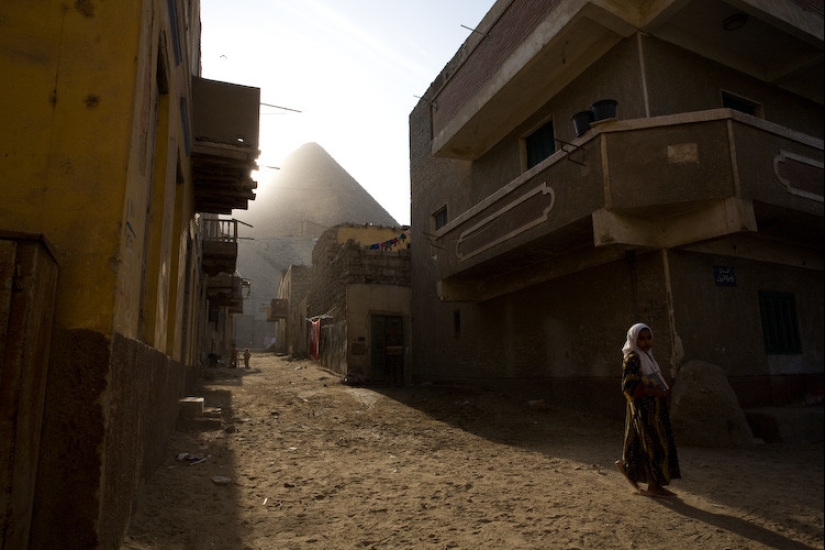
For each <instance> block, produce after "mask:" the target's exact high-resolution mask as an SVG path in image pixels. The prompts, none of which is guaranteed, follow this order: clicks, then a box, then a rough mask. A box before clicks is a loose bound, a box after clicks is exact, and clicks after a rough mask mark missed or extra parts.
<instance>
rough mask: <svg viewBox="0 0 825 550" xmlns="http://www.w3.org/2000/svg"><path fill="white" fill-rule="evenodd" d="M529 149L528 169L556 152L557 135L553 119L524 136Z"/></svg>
mask: <svg viewBox="0 0 825 550" xmlns="http://www.w3.org/2000/svg"><path fill="white" fill-rule="evenodd" d="M524 144H525V146H526V149H527V169H528V170H529V169H530V168H532V167H533V166H535V165H537V164H538V163H540V162H541V161H543V160H544V159H546V158H547V157H549V156H550V155H552V154H553V153H555V152H556V137H555V133H554V130H553V121H552V120H551V121H549V122H547V123H546V124H544V125H543V126H542V127H541V128H539V129H538V130H536V131H535V132H533V133H532V134H530V135H529V136H527V137H526V138H524Z"/></svg>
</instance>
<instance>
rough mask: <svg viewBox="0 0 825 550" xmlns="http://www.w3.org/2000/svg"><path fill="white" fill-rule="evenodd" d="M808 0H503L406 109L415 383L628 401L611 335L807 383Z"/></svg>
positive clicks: (813, 207) (740, 383)
mask: <svg viewBox="0 0 825 550" xmlns="http://www.w3.org/2000/svg"><path fill="white" fill-rule="evenodd" d="M822 69H823V8H822V4H821V3H818V2H808V1H803V0H784V1H773V2H763V1H756V0H753V1H748V0H746V1H743V2H725V1H719V0H712V1H711V0H687V1H672V0H663V1H659V2H622V1H609V0H608V1H595V0H594V1H588V0H560V1H547V2H544V1H542V2H538V1H530V0H499V1H497V2H496V3H495V4H494V6H493V7H492V8H491V10H490V11H489V13H488V14H487V15H486V16H485V17H484V19H483V20H482V21H481V23H480V24H479V25H478V26H477V28H476V29H475V31H474V32H473V33H472V34H470V35H469V37H468V38H467V41H466V42H465V43H464V45H463V46H462V47H461V49H460V50H459V51H458V52H457V53H456V55H455V57H454V58H453V59H452V60H451V61H450V62H449V63H448V64H447V65H446V67H445V68H444V69H443V70H442V72H441V73H440V74H439V75H438V76H437V78H436V79H435V81H434V82H433V83H432V85H431V86H430V88H429V89H428V90H427V91H426V93H425V94H424V95H423V98H422V100H421V101H420V102H419V104H418V105H417V106H416V108H415V109H414V110H413V112H412V113H411V115H410V143H411V152H410V156H411V160H410V162H411V178H412V181H411V186H412V227H413V230H414V233H413V236H414V238H415V241H416V246H415V247H414V248H413V249H412V257H413V262H412V269H413V273H412V281H413V286H412V298H413V300H412V318H413V322H414V324H413V334H412V344H413V361H412V365H413V372H412V380H413V381H419V382H420V381H428V380H429V381H451V380H460V381H475V382H480V383H495V384H496V385H497V386H498V387H505V386H507V385H512V386H513V387H517V388H519V389H520V390H521V391H523V392H524V394H525V395H531V396H534V397H537V398H544V399H546V400H548V402H551V403H553V404H575V405H579V406H587V407H591V408H593V409H598V410H602V411H604V412H606V413H608V414H615V415H617V416H618V415H622V414H623V410H624V409H623V405H622V396H621V395H620V393H619V390H618V380H619V378H620V372H621V367H620V365H621V358H622V354H621V347H622V344H623V342H624V338H625V333H626V331H627V329H628V327H630V326H631V325H632V324H633V323H634V322H637V321H644V322H647V323H648V324H649V325H650V326H651V327H652V328H653V331H654V336H655V341H656V344H655V348H654V349H655V353H656V357H657V358H658V360H659V363H660V364H662V366H663V368H665V369H666V370H667V374H668V376H669V377H670V378H672V377H674V376H676V374H677V372H678V368H679V365H680V364H682V363H683V362H684V361H687V360H691V359H697V360H702V361H706V362H709V363H712V364H715V365H719V366H721V367H722V368H723V369H724V370H725V372H726V374H727V377H728V380H729V381H730V383H731V385H732V386H733V388H734V389H735V391H736V393H737V395H738V397H739V400H740V403H741V405H742V406H743V407H756V406H765V405H784V404H791V403H801V402H802V400H803V399H805V397H806V396H810V395H813V396H816V395H819V396H820V399H821V395H822V388H823V332H824V331H823V328H825V327H823V284H822V282H823V76H822V73H823V71H822Z"/></svg>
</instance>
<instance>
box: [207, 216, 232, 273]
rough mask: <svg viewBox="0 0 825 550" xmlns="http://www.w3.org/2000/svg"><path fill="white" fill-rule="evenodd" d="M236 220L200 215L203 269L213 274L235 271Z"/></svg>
mask: <svg viewBox="0 0 825 550" xmlns="http://www.w3.org/2000/svg"><path fill="white" fill-rule="evenodd" d="M238 223H239V222H238V220H219V219H215V218H206V217H202V218H201V220H200V224H201V238H202V240H203V271H204V273H206V274H207V275H210V276H215V275H218V274H219V273H235V268H236V264H237V260H238Z"/></svg>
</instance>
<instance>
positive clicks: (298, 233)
mask: <svg viewBox="0 0 825 550" xmlns="http://www.w3.org/2000/svg"><path fill="white" fill-rule="evenodd" d="M234 215H235V218H236V219H238V220H240V221H242V222H244V223H246V224H250V225H252V227H247V226H243V225H241V226H240V227H239V228H238V230H239V233H240V236H241V237H242V240H240V241H239V243H238V272H239V273H240V274H241V276H242V277H244V278H245V279H249V280H250V281H251V292H250V297H249V298H248V299H246V300H244V315H251V316H254V317H255V318H256V319H265V310H263V308H265V307H266V305H268V304H269V301H270V300H272V299H273V298H275V297H276V296H277V293H278V285H279V283H280V280H281V276H282V275H283V273H285V272H286V270H287V269H288V268H289V266H290V265H292V264H299V265H301V264H303V265H310V264H311V263H312V248H313V246H315V240H316V239H317V238H318V236H319V235H320V234H321V233H322V232H323V231H324V230H326V229H328V228H330V227H333V226H335V225H338V224H341V223H352V224H359V225H360V224H367V223H371V224H373V225H379V226H385V227H397V226H398V222H397V221H396V220H395V219H394V218H393V217H392V216H391V215H390V214H389V213H388V212H387V211H386V210H385V209H384V207H382V206H381V205H380V204H378V202H377V201H376V200H375V199H374V198H373V197H372V196H371V195H370V194H369V193H368V192H367V191H366V190H365V189H364V188H363V187H361V185H360V184H359V183H358V182H357V181H355V179H354V178H353V177H352V176H351V175H350V174H349V173H347V171H346V170H344V168H343V167H342V166H341V165H340V164H338V162H336V161H335V159H333V158H332V157H331V156H330V154H329V153H327V152H326V150H324V148H323V147H321V146H320V145H318V144H317V143H307V144H305V145H302V146H301V147H299V148H298V149H296V150H295V151H294V152H293V153H291V154H290V155H289V156H287V157H286V158H285V159H284V161H283V162H282V164H281V167H280V170H278V171H277V172H275V174H274V176H272V178H271V179H270V180H267V181H266V182H263V184H262V185H259V187H258V190H257V192H256V198H255V200H254V201H253V202H250V203H249V210H246V211H237V210H236V211H235V212H234ZM250 238H251V240H250ZM248 337H249V335H244V334H236V339H237V341H238V345H241V346H243V347H246V345H247V342H249V345H250V346H253V347H258V346H259V345H260V343H259V342H254V341H249V340H247V338H248Z"/></svg>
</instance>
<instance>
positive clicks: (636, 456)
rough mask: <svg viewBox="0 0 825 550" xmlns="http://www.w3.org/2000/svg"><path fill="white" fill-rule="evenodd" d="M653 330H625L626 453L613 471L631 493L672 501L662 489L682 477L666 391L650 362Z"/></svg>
mask: <svg viewBox="0 0 825 550" xmlns="http://www.w3.org/2000/svg"><path fill="white" fill-rule="evenodd" d="M652 349H653V331H651V330H650V327H648V326H647V325H645V324H643V323H636V324H635V325H633V326H632V327H630V330H628V331H627V342H625V345H624V347H623V348H622V351H623V352H624V361H623V362H622V393H624V396H625V398H626V400H627V409H626V411H627V412H626V418H625V429H624V448H623V450H622V459H621V460H617V461H616V468H618V469H619V471H620V472H621V473H622V475H624V476H625V477H626V478H627V480H628V481H629V482H630V484H631V485H633V487H634V488H636V489H637V490H639V483H647V489H642V490H640V491H639V492H640V493H641V494H643V495H645V496H649V497H659V498H674V497H676V493H673V492H671V491H668V490H667V489H665V485H668V484H670V481H671V480H672V479H679V478H681V477H682V474H681V471H680V469H679V457H678V456H677V454H676V443H675V442H674V439H673V429H672V428H671V425H670V413H669V411H668V404H669V400H670V393H669V392H670V388H669V387H668V385H667V382H665V379H664V377H663V376H662V370H661V369H660V368H659V365H658V364H657V363H656V360H655V359H654V358H653V353H652V351H651V350H652Z"/></svg>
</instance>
